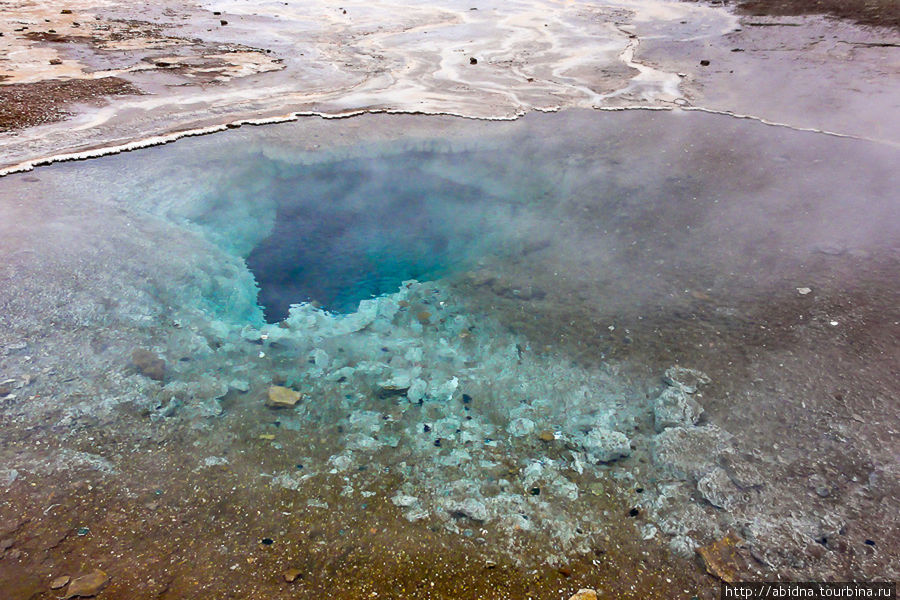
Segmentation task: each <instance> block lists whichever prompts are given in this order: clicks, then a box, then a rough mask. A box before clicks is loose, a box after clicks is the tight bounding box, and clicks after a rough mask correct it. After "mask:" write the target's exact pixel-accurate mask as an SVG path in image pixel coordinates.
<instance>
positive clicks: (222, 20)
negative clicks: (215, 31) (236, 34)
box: [219, 19, 228, 26]
mask: <svg viewBox="0 0 900 600" xmlns="http://www.w3.org/2000/svg"><path fill="white" fill-rule="evenodd" d="M219 24H220V25H223V26H224V25H228V21H226V20H225V19H221V20H220V21H219Z"/></svg>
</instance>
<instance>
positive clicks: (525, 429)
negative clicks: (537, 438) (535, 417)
mask: <svg viewBox="0 0 900 600" xmlns="http://www.w3.org/2000/svg"><path fill="white" fill-rule="evenodd" d="M506 430H507V431H509V434H510V435H512V436H513V437H522V436H525V435H528V434H529V433H531V432H532V431H534V421H532V420H531V419H526V418H525V417H520V418H518V419H515V420H513V421H512V422H511V423H510V424H509V426H508V427H507V428H506Z"/></svg>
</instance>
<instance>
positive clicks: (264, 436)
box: [259, 433, 275, 441]
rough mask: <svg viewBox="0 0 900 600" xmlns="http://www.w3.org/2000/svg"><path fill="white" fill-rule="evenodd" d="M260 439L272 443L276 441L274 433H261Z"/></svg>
mask: <svg viewBox="0 0 900 600" xmlns="http://www.w3.org/2000/svg"><path fill="white" fill-rule="evenodd" d="M259 439H261V440H266V441H272V440H274V439H275V434H273V433H261V434H260V435H259Z"/></svg>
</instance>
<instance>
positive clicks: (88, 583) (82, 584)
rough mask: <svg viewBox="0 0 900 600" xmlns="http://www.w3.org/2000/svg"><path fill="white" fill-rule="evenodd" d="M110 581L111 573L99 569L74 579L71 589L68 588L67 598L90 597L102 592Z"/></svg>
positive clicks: (70, 585)
mask: <svg viewBox="0 0 900 600" xmlns="http://www.w3.org/2000/svg"><path fill="white" fill-rule="evenodd" d="M107 583H109V575H107V574H106V573H104V572H103V571H101V570H100V569H97V570H96V571H94V572H93V573H90V574H88V575H84V576H82V577H79V578H78V579H75V580H74V581H72V583H71V584H69V589H68V590H66V598H77V597H79V596H81V597H84V598H89V597H91V596H96V595H97V594H99V593H100V590H102V589H103V588H104V587H106V584H107Z"/></svg>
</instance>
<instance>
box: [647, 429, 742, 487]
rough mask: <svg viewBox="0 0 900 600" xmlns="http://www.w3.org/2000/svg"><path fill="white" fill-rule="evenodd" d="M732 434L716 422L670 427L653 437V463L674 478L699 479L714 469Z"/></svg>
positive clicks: (727, 446)
mask: <svg viewBox="0 0 900 600" xmlns="http://www.w3.org/2000/svg"><path fill="white" fill-rule="evenodd" d="M730 439H731V435H730V434H729V433H728V432H726V431H723V430H722V429H720V428H718V427H716V426H715V425H704V426H703V427H689V428H688V427H670V428H669V429H666V430H665V431H663V432H662V433H660V434H659V435H657V436H656V438H655V439H654V440H653V447H652V457H653V462H654V463H656V465H657V466H659V467H660V468H661V469H662V470H663V472H664V473H666V474H667V475H669V476H671V477H674V478H676V479H684V480H687V479H700V478H701V477H703V476H704V475H706V474H707V473H709V472H710V471H712V470H713V469H714V468H716V460H717V457H718V456H719V455H720V454H722V453H723V452H724V451H725V450H727V449H728V448H729V440H730Z"/></svg>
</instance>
